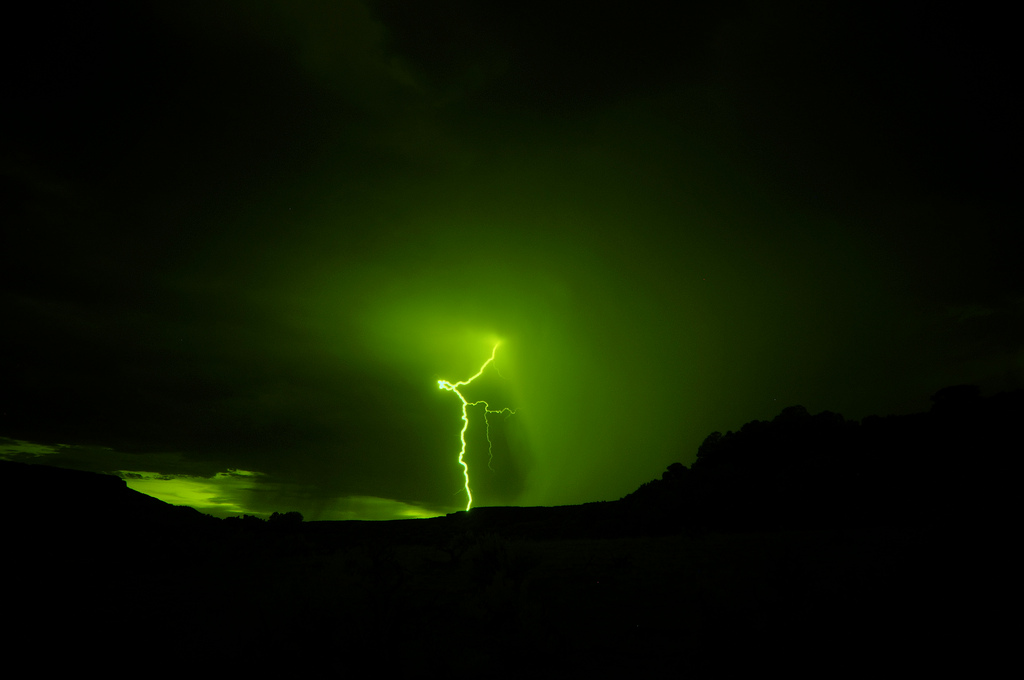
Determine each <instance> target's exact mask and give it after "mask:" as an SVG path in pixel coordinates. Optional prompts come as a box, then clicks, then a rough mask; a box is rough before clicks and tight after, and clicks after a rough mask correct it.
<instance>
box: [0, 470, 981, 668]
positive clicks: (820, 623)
mask: <svg viewBox="0 0 1024 680" xmlns="http://www.w3.org/2000/svg"><path fill="white" fill-rule="evenodd" d="M32 467H33V468H38V469H37V470H36V471H35V472H36V473H38V472H39V470H40V469H41V468H39V466H32ZM10 470H11V468H9V467H5V477H4V478H5V480H7V482H8V487H9V486H10V484H12V483H13V481H12V480H14V478H15V477H16V476H17V475H13V476H12V473H11V472H10ZM58 472H59V474H62V475H65V476H67V475H71V477H74V479H71V480H70V481H68V483H69V484H72V485H73V486H74V487H75V488H79V489H82V488H84V486H83V485H84V484H85V482H83V480H84V479H85V477H82V475H87V474H88V473H71V472H70V471H58ZM76 475H77V476H76ZM90 477H98V476H95V475H92V476H90ZM98 481H99V482H101V484H99V486H103V485H105V486H103V488H104V490H105V494H106V495H99V494H96V493H91V492H90V493H88V494H85V492H83V494H85V495H83V496H82V497H81V498H80V499H79V501H78V502H79V506H78V507H79V509H80V512H77V513H75V512H70V511H69V510H68V509H67V508H65V509H63V510H58V509H54V510H53V512H51V513H50V514H49V516H44V517H43V518H42V519H32V520H30V519H29V518H26V517H17V516H12V515H11V511H10V509H8V512H7V513H6V516H7V520H8V521H7V524H6V525H5V543H6V546H5V548H6V549H5V557H4V563H5V572H6V573H5V577H4V580H3V587H4V602H5V605H4V609H5V616H4V621H5V627H6V632H5V634H4V638H3V639H4V645H5V647H6V649H7V650H8V652H7V653H8V656H9V658H12V657H13V659H18V658H24V659H27V660H29V661H31V662H32V663H33V664H34V667H35V668H36V669H37V670H40V671H42V670H44V669H45V670H47V671H53V672H74V671H78V672H82V671H87V670H92V669H98V670H101V671H102V670H104V669H106V670H108V671H111V672H117V673H119V674H120V673H122V672H125V673H135V672H142V673H149V672H153V671H169V670H175V671H177V672H181V671H188V672H191V673H202V674H210V673H217V674H224V673H227V674H230V675H231V677H237V676H238V675H240V674H242V673H253V674H257V675H260V676H263V675H266V674H285V673H287V674H289V675H294V674H309V673H313V674H317V675H321V674H325V675H328V676H332V677H340V676H342V675H348V674H352V675H356V674H358V675H365V674H371V675H380V674H394V673H396V672H397V673H400V674H402V675H403V676H409V675H412V676H416V677H434V676H440V675H442V674H443V675H445V676H446V677H464V676H465V677H473V676H475V677H502V676H518V675H521V674H529V675H531V676H539V677H559V676H564V675H576V674H578V673H595V674H597V675H598V676H616V675H620V674H623V675H625V674H634V673H645V674H647V673H658V674H660V673H662V672H672V673H676V672H681V673H693V674H697V675H698V677H700V676H723V675H738V676H743V677H745V676H747V675H749V674H751V673H768V672H771V673H775V672H783V673H786V674H787V675H801V676H807V677H810V676H832V675H835V674H838V673H844V674H845V673H847V672H850V671H858V672H870V673H872V674H874V673H877V672H885V673H886V674H911V673H912V674H915V675H917V674H920V673H930V672H934V671H936V670H945V671H950V670H953V669H957V668H960V669H963V670H964V671H965V672H967V671H968V670H970V672H973V673H977V672H979V671H983V669H984V665H985V664H986V663H988V659H989V658H990V651H991V650H987V648H986V645H991V646H995V647H998V645H999V643H998V641H997V640H995V639H992V638H990V637H989V638H985V639H982V640H978V639H977V637H976V633H977V630H978V628H979V626H980V625H982V623H983V621H981V620H979V616H987V614H983V612H985V611H987V609H988V607H989V605H990V604H991V602H989V601H985V600H986V598H984V597H982V595H981V593H982V592H984V591H985V588H984V584H979V583H975V582H971V580H972V579H973V578H974V577H973V576H969V574H975V573H976V571H977V570H976V569H974V568H972V566H971V564H972V562H973V561H976V560H977V559H978V556H979V555H980V554H981V553H980V552H979V548H978V546H977V545H974V544H975V543H976V540H975V539H973V538H972V536H973V535H974V532H973V531H971V530H970V529H969V528H968V527H967V526H966V525H964V524H957V523H956V522H953V523H950V522H944V523H943V524H938V523H931V524H928V523H921V522H915V523H898V522H895V523H891V524H888V525H884V526H873V527H856V526H853V527H845V528H842V529H834V528H833V529H813V530H775V531H755V532H722V531H712V530H692V529H685V528H676V529H673V530H672V531H665V530H664V528H663V527H662V528H659V529H658V530H657V531H654V530H651V529H650V526H651V525H650V524H649V523H648V524H645V523H644V522H642V521H640V520H639V519H638V518H637V517H636V516H635V514H634V515H630V514H629V512H628V509H627V508H626V507H625V506H624V505H623V503H622V502H614V503H600V504H594V505H590V506H578V507H571V508H479V509H474V510H473V511H471V512H469V513H458V514H455V515H450V516H448V517H443V518H437V519H430V520H403V521H395V522H375V523H370V522H310V523H279V524H277V525H275V524H273V523H267V522H260V521H251V522H247V521H221V520H215V519H212V518H208V517H205V516H200V515H198V513H194V512H191V511H186V510H185V509H175V508H170V507H169V506H165V505H163V504H161V503H159V501H154V500H153V499H149V498H148V497H142V496H141V495H134V492H131V491H130V490H128V489H127V488H124V487H123V483H121V482H120V480H118V479H116V478H109V477H108V478H101V479H99V480H98ZM19 483H20V484H21V485H22V486H23V487H24V485H25V484H28V483H30V481H25V479H22V480H20V482H19ZM52 483H53V482H52V480H50V484H51V485H52ZM89 483H91V484H96V483H97V480H95V479H93V480H91V481H90V482H89ZM93 491H95V489H93ZM7 492H8V498H10V497H11V493H12V492H11V489H10V488H7ZM87 495H88V496H90V497H91V498H92V499H93V500H92V501H88V502H91V503H93V504H94V505H93V507H91V508H90V509H88V510H86V508H84V507H82V505H81V504H82V503H86V502H87V501H86V500H85V498H86V496H87ZM96 498H107V499H108V501H107V502H106V505H103V504H102V503H101V504H100V505H99V506H96V505H95V503H96V502H97V501H96V500H95V499H96ZM115 498H116V499H117V500H112V499H115ZM129 506H130V507H131V512H126V511H125V509H126V508H128V507H129ZM654 526H658V527H660V526H661V525H658V524H655V525H654ZM609 527H611V528H610V529H609Z"/></svg>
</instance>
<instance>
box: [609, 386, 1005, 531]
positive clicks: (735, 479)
mask: <svg viewBox="0 0 1024 680" xmlns="http://www.w3.org/2000/svg"><path fill="white" fill-rule="evenodd" d="M932 402H933V405H932V408H931V410H930V411H929V412H927V413H919V414H913V415H903V416H887V417H879V416H869V417H867V418H864V419H863V420H862V421H860V422H858V421H849V420H845V419H844V418H843V417H842V416H841V415H839V414H837V413H832V412H830V411H824V412H822V413H819V414H817V415H811V414H809V413H808V412H807V410H806V409H805V408H804V407H802V406H790V407H789V408H786V409H784V410H783V411H782V412H781V413H780V414H779V415H778V416H776V417H775V418H774V419H772V420H771V421H758V420H755V421H751V422H749V423H747V424H745V425H744V426H743V427H742V428H740V430H739V431H737V432H731V431H730V432H726V433H725V434H724V435H723V434H722V433H721V432H712V433H711V434H710V435H708V437H707V438H706V439H705V440H704V442H703V443H702V444H701V445H700V447H699V448H698V451H697V459H696V461H695V462H694V463H693V465H692V466H691V467H690V468H686V467H684V466H683V465H681V464H680V463H674V464H672V465H670V466H669V467H668V469H667V470H666V471H665V472H664V473H663V474H662V477H661V479H660V480H654V481H652V482H648V483H647V484H644V485H643V486H641V487H640V488H639V489H637V491H635V492H634V493H632V494H630V495H629V496H627V497H626V498H625V499H623V500H624V501H625V502H626V504H627V505H628V506H629V507H630V508H631V511H632V512H631V514H634V515H640V516H645V517H647V519H648V522H649V523H650V524H651V525H652V526H654V527H655V528H660V529H662V530H673V529H677V528H684V527H693V528H708V529H716V530H740V531H750V530H754V531H756V530H771V529H784V528H834V527H839V528H841V527H849V526H878V525H882V524H888V523H894V522H907V521H914V522H921V521H923V522H935V521H948V520H952V519H956V518H958V517H961V516H964V515H968V514H970V515H976V514H977V513H978V512H979V511H980V512H984V511H985V510H986V509H988V510H990V511H992V512H996V510H995V505H994V501H998V495H999V494H998V492H997V489H999V488H1000V487H1001V486H1002V484H1001V476H1002V475H1003V474H1005V471H1006V470H1008V469H1009V461H1010V458H1011V457H1012V456H1014V455H1015V454H1016V453H1019V451H1020V449H1021V438H1020V434H1019V431H1018V428H1019V424H1020V423H1021V422H1024V418H1022V416H1024V391H1022V390H1017V391H1014V392H1009V393H1000V394H997V395H994V396H992V397H987V398H986V397H982V396H980V390H979V389H978V388H977V387H975V386H973V385H958V386H953V387H947V388H945V389H942V390H940V391H939V392H937V393H936V394H935V395H933V396H932Z"/></svg>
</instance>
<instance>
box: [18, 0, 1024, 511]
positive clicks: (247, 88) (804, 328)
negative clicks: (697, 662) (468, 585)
mask: <svg viewBox="0 0 1024 680" xmlns="http://www.w3.org/2000/svg"><path fill="white" fill-rule="evenodd" d="M681 4H682V5H683V6H685V7H688V9H679V8H675V9H673V10H667V9H657V8H658V7H661V5H660V4H655V5H648V6H644V5H631V4H628V3H611V4H603V3H588V4H586V5H581V4H579V3H557V2H555V3H553V2H550V0H548V1H546V2H539V1H538V2H534V1H533V0H525V1H524V0H517V1H516V2H511V1H505V0H496V1H488V2H472V1H470V0H450V1H438V2H403V1H401V0H386V1H379V2H376V1H372V0H364V1H360V0H337V1H329V0H319V1H318V0H244V1H243V0H195V1H181V0H175V1H173V2H172V1H152V2H147V1H137V2H102V1H101V2H89V3H82V2H68V3H45V2H40V3H33V4H32V5H31V9H29V10H25V12H23V14H22V16H21V19H20V20H10V21H5V22H4V27H3V28H2V29H0V30H2V33H3V36H2V39H0V50H2V51H3V58H4V63H5V65H6V67H5V69H4V70H5V76H4V85H3V95H2V107H0V111H2V113H0V116H2V117H3V135H2V137H0V139H2V142H0V206H2V207H0V223H2V231H0V254H2V261H3V266H2V269H0V272H2V273H0V280H2V289H0V311H2V316H0V319H2V321H0V323H2V333H0V337H2V343H3V344H2V347H0V350H2V351H0V456H2V457H4V458H7V459H11V460H21V461H28V462H36V463H47V464H51V465H58V466H62V467H71V468H77V469H83V470H92V471H97V472H108V473H117V474H119V475H121V476H122V477H124V478H125V479H126V480H127V482H128V483H129V485H130V486H131V487H132V488H135V489H138V490H140V491H143V492H145V493H150V494H152V495H155V496H157V497H159V498H161V499H163V500H166V501H168V502H171V503H174V504H188V505H193V506H194V507H196V508H198V509H199V510H201V511H203V512H206V513H210V514H213V515H217V516H228V515H234V514H238V513H243V512H244V513H250V514H260V515H263V516H265V515H266V514H269V513H270V512H272V511H282V512H284V511H291V510H298V511H300V512H302V513H303V515H304V516H305V517H306V519H389V518H398V517H421V516H432V515H437V514H444V513H448V512H453V511H456V510H460V509H463V508H464V507H465V504H466V495H465V492H464V490H463V479H462V468H461V467H460V466H459V464H458V461H457V458H458V452H459V449H460V446H461V444H460V441H459V433H460V429H461V427H462V421H461V420H460V415H461V408H462V406H461V403H460V401H459V399H458V398H457V396H456V395H455V394H453V393H451V392H448V391H445V390H441V389H439V388H438V380H448V381H451V382H453V383H454V382H457V381H461V380H467V379H468V378H470V377H471V376H472V375H474V374H475V373H476V372H477V371H478V370H479V369H480V367H481V366H482V365H483V362H484V361H486V360H487V358H488V357H490V356H491V352H492V350H494V347H495V345H496V344H497V343H499V342H500V345H498V348H497V350H496V352H495V359H494V362H493V363H492V364H491V365H490V366H488V367H487V369H486V370H485V371H484V373H483V374H481V376H480V378H479V379H477V380H475V381H473V383H472V384H471V385H469V386H466V387H464V388H461V389H462V390H463V392H464V393H465V396H466V398H467V399H468V400H469V401H476V400H486V401H487V403H488V404H489V405H490V407H491V408H492V409H495V410H497V409H502V408H510V409H515V410H516V413H515V415H509V414H507V413H503V414H498V415H492V416H490V418H489V423H490V427H491V439H492V443H493V449H492V453H493V460H492V462H491V467H492V468H493V470H491V469H489V468H488V445H487V441H486V439H485V428H484V420H483V415H484V414H483V407H482V406H477V407H470V408H469V409H468V414H469V428H468V431H467V434H466V439H467V444H468V448H467V453H466V462H467V464H468V465H469V469H470V476H471V484H472V488H473V496H474V504H475V505H562V504H574V503H582V502H588V501H599V500H613V499H618V498H620V497H622V496H624V495H626V494H628V493H630V492H631V491H633V490H635V489H636V488H637V487H638V486H639V485H640V484H642V483H644V482H646V481H649V480H651V479H653V478H655V477H658V476H659V475H660V473H661V471H662V470H663V469H664V468H665V467H666V466H667V465H668V464H670V463H672V462H675V461H679V462H682V463H683V464H684V465H689V464H690V463H692V461H693V460H694V457H695V455H696V451H697V447H698V445H699V444H700V442H701V441H702V440H703V439H704V437H705V436H707V435H708V434H709V433H710V432H712V431H714V430H718V431H722V432H725V431H726V430H730V429H732V430H735V429H738V428H739V427H740V426H741V425H742V424H743V423H745V422H747V421H750V420H754V419H770V418H772V417H773V416H775V415H776V414H778V413H779V411H781V410H782V409H783V408H784V407H786V406H790V405H793V404H802V405H804V406H805V407H807V409H808V410H809V411H811V412H812V413H817V412H819V411H822V410H831V411H835V412H838V413H841V414H843V415H844V416H845V417H847V418H851V419H859V418H862V417H864V416H866V415H869V414H880V415H886V414H892V413H910V412H916V411H923V410H926V409H927V408H928V407H929V400H928V398H929V396H930V395H931V394H932V393H934V392H935V391H936V390H938V389H939V388H941V387H944V386H947V385H952V384H958V383H974V384H977V385H979V386H981V387H982V390H983V393H987V394H991V393H993V392H996V391H1000V390H1007V389H1014V388H1019V387H1024V280H1022V279H1024V277H1022V276H1021V274H1020V263H1021V251H1020V250H1019V248H1018V247H1017V246H1016V243H1015V232H1019V230H1020V225H1021V224H1022V220H1021V210H1020V204H1019V200H1017V194H1018V192H1019V181H1018V180H1019V177H1018V172H1017V170H1016V166H1017V165H1018V164H1019V160H1018V159H1019V158H1020V148H1019V143H1018V142H1016V141H1015V139H1016V137H1017V134H1018V131H1017V130H1016V128H1017V127H1019V125H1018V123H1019V120H1020V119H1021V112H1020V111H1019V109H1018V104H1017V103H1016V95H1014V94H1013V92H1014V91H1016V90H1017V89H1019V88H1018V76H1017V74H1016V73H1013V72H1012V71H1013V69H1012V68H1011V67H1010V66H1009V64H1010V63H1013V62H1014V61H1015V60H1016V59H1015V56H1014V55H1012V54H1011V49H1010V46H1011V45H1013V44H1014V43H1015V41H1016V40H1017V39H1016V36H1013V37H1011V36H1010V26H1011V25H1013V23H1012V22H1011V20H1010V19H1009V17H1008V16H999V15H998V14H996V13H994V12H992V11H988V10H986V9H984V3H974V4H971V5H970V6H969V8H968V9H963V8H961V9H960V10H958V11H959V12H960V13H955V12H954V11H953V9H943V8H941V7H939V6H932V5H928V6H927V12H924V11H923V10H922V9H921V8H920V7H919V6H918V4H916V3H915V4H911V3H901V2H894V3H893V2H891V3H884V5H880V7H884V10H882V9H873V8H872V7H871V6H870V3H862V2H827V3H821V2H799V3H797V2H720V3H705V4H697V3H689V4H687V3H681ZM559 7H563V9H558V8H559ZM968 11H969V12H971V13H970V14H965V13H964V12H968ZM1007 11H1009V10H1007ZM26 12H27V13H26ZM1008 168H1009V169H1008ZM862 462H863V464H864V465H870V464H871V461H870V456H869V455H867V454H865V460H864V461H862ZM40 502H45V500H44V499H41V501H40Z"/></svg>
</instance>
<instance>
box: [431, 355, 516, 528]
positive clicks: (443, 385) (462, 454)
mask: <svg viewBox="0 0 1024 680" xmlns="http://www.w3.org/2000/svg"><path fill="white" fill-rule="evenodd" d="M498 344H501V343H498ZM497 351H498V345H495V346H494V349H492V350H491V358H490V359H488V360H487V361H485V362H484V365H483V366H481V367H480V370H479V371H477V372H476V374H475V375H474V376H473V377H471V378H468V379H466V380H462V381H459V382H457V383H451V382H448V381H447V380H438V381H437V386H438V387H439V388H440V389H442V390H448V391H449V392H454V393H455V394H457V395H458V397H459V400H460V401H462V433H461V434H460V435H459V438H460V440H461V441H462V449H461V450H460V451H459V465H461V466H462V476H463V477H464V478H465V480H466V483H465V489H466V499H467V500H466V510H469V509H470V508H471V507H473V492H472V491H471V490H470V488H469V465H468V464H467V463H466V430H468V429H469V412H468V410H467V409H469V407H470V406H479V405H481V404H482V405H483V407H484V424H485V425H486V428H487V447H488V453H489V454H491V455H492V456H493V453H492V452H491V425H490V423H489V422H488V421H487V415H488V414H490V413H509V414H514V413H515V410H514V409H511V408H502V409H497V410H493V409H491V407H490V405H489V404H488V403H487V402H486V401H484V400H482V399H481V400H479V401H466V397H465V396H464V395H463V394H462V392H460V391H459V388H460V387H465V386H466V385H468V384H469V383H471V382H473V381H474V380H476V379H477V378H479V377H480V376H481V375H482V374H483V372H484V369H486V368H487V366H488V365H489V364H490V363H491V362H492V361H494V354H495V352H497ZM487 465H488V467H490V461H488V463H487Z"/></svg>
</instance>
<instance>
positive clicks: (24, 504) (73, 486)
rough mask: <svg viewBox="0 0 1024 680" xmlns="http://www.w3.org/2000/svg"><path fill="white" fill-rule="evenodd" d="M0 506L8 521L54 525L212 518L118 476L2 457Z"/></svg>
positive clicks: (138, 522) (191, 521)
mask: <svg viewBox="0 0 1024 680" xmlns="http://www.w3.org/2000/svg"><path fill="white" fill-rule="evenodd" d="M0 508H2V509H3V515H4V517H6V518H7V519H8V521H13V522H14V523H17V524H50V525H53V526H62V525H75V526H81V525H83V524H92V525H110V526H121V525H126V524H153V523H166V524H183V523H194V522H197V521H203V520H204V518H205V519H207V520H208V519H211V518H209V517H207V516H205V515H202V513H200V512H199V511H197V510H195V509H194V508H189V507H184V506H172V505H169V504H167V503H164V502H163V501H161V500H158V499H156V498H153V497H152V496H147V495H146V494H143V493H139V492H138V491H135V490H133V489H129V488H128V485H127V484H126V483H125V481H124V480H123V479H121V478H120V477H115V476H113V475H104V474H97V473H94V472H84V471H81V470H69V469H66V468H57V467H52V466H49V465H30V464H26V463H16V462H12V461H0Z"/></svg>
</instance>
